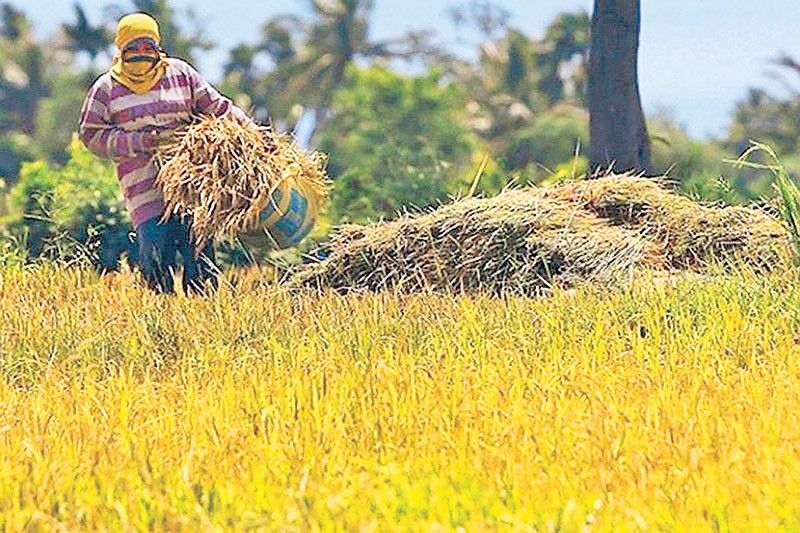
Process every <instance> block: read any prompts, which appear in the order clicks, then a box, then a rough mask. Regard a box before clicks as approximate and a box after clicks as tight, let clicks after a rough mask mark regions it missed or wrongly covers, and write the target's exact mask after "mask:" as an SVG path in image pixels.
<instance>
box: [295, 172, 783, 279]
mask: <svg viewBox="0 0 800 533" xmlns="http://www.w3.org/2000/svg"><path fill="white" fill-rule="evenodd" d="M326 252H327V254H328V257H327V259H325V260H324V261H322V262H321V263H319V264H316V265H310V266H307V267H304V268H303V269H301V270H300V271H299V272H298V273H297V274H296V275H295V277H294V280H293V282H294V283H295V284H297V285H301V286H310V287H316V288H333V289H335V290H339V291H349V290H371V291H379V290H386V289H391V290H398V291H402V292H415V291H424V290H448V291H450V290H453V291H489V292H495V293H497V292H514V293H522V294H537V293H539V292H541V291H542V290H543V289H546V288H548V287H550V286H551V285H553V284H554V283H557V284H560V285H570V284H573V283H575V282H576V281H579V280H590V281H594V280H608V279H613V278H615V277H618V276H619V275H620V274H624V273H629V272H632V271H635V270H643V269H647V270H667V269H674V268H687V269H692V270H702V269H704V268H705V267H707V266H708V264H709V263H711V262H718V261H722V262H725V261H733V260H736V261H739V260H741V261H744V262H745V263H747V264H748V265H751V266H753V267H756V268H759V269H761V268H771V267H774V266H777V265H779V264H785V262H786V260H787V259H788V258H789V256H790V254H791V248H790V246H789V237H788V233H787V231H786V230H785V228H784V227H783V226H782V225H781V224H780V223H779V222H777V221H776V220H774V219H772V218H770V217H769V216H767V215H765V214H763V213H760V212H758V211H754V210H749V209H744V208H726V209H716V208H711V207H704V206H700V205H697V204H695V203H694V202H692V201H691V200H689V199H687V198H684V197H681V196H678V195H676V194H674V193H671V192H669V191H668V190H667V189H665V188H663V187H662V186H661V185H659V184H658V183H657V182H654V181H652V180H648V179H642V178H633V177H629V176H612V177H608V178H604V179H600V180H596V181H591V182H581V183H575V184H569V185H564V186H559V187H555V188H546V189H536V188H527V189H522V190H516V191H508V192H505V193H503V194H501V195H499V196H497V197H495V198H490V199H466V200H461V201H458V202H455V203H453V204H451V205H447V206H444V207H441V208H439V209H437V210H436V211H433V212H431V213H428V214H423V215H416V216H404V217H402V218H400V219H398V220H395V221H392V222H387V223H383V224H376V225H372V226H367V227H361V226H349V227H345V228H343V229H342V230H340V232H338V233H337V234H336V235H334V237H333V238H332V239H331V241H330V243H329V244H328V246H327V250H326Z"/></svg>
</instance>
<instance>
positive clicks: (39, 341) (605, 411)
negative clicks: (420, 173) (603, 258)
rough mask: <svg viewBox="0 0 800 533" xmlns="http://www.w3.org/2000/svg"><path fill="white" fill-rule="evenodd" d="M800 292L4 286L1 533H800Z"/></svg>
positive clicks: (47, 274)
mask: <svg viewBox="0 0 800 533" xmlns="http://www.w3.org/2000/svg"><path fill="white" fill-rule="evenodd" d="M799 281H800V275H796V274H786V273H784V274H782V275H776V276H774V277H770V278H754V277H752V276H748V275H744V274H742V275H737V276H735V277H728V278H718V279H704V278H685V279H683V280H682V281H679V282H676V283H672V282H670V283H664V282H657V281H655V280H643V281H641V282H639V283H637V284H635V285H633V286H630V287H628V288H621V289H620V288H618V289H613V290H611V289H604V288H600V287H585V288H579V289H577V290H574V291H569V292H567V291H563V292H556V293H555V294H553V295H552V296H551V297H547V298H540V299H522V298H509V299H494V298H490V297H465V296H458V297H447V296H441V295H439V296H436V295H419V296H403V297H400V296H395V295H369V296H355V295H351V296H347V297H341V296H335V295H325V296H312V295H308V294H306V295H300V294H290V293H288V292H286V291H284V290H280V289H276V288H273V287H270V286H269V285H268V284H267V283H264V284H262V285H259V284H257V283H254V282H253V278H250V279H249V281H247V282H246V283H245V282H237V283H235V284H233V285H229V286H227V287H226V288H224V289H223V290H222V292H221V294H220V295H219V296H218V297H217V298H214V299H211V300H199V299H185V298H182V297H178V298H175V299H169V298H163V297H157V296H154V295H151V294H149V293H147V292H144V291H143V290H140V289H139V288H137V286H136V285H135V283H134V282H133V278H132V277H131V276H130V275H127V274H123V275H117V276H109V277H104V278H99V277H97V276H95V275H94V274H91V273H88V272H85V271H81V270H62V269H58V268H55V267H39V268H37V269H33V270H27V271H22V270H19V269H6V270H4V271H1V272H0V311H1V312H2V322H0V530H2V529H5V530H11V531H14V530H19V529H30V530H52V529H67V530H75V529H99V528H104V529H109V530H148V529H152V530H187V531H197V530H200V531H203V530H206V531H207V530H222V529H224V530H228V529H234V530H245V529H256V530H282V531H316V530H364V531H386V530H389V529H391V530H395V529H401V530H422V531H449V530H461V528H463V529H464V530H467V531H482V530H523V531H524V530H544V531H547V530H550V531H556V530H558V531H608V530H640V529H649V530H686V531H689V530H691V531H694V530H722V531H728V530H737V531H738V530H753V531H755V530H763V529H765V528H773V529H774V528H782V529H786V530H796V529H798V528H800V409H798V406H800V346H799V345H798V342H800V337H799V336H798V335H799V334H798V331H800V330H799V329H798V328H800V288H799V287H800V285H799V284H798V282H799Z"/></svg>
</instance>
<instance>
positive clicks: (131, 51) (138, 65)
mask: <svg viewBox="0 0 800 533" xmlns="http://www.w3.org/2000/svg"><path fill="white" fill-rule="evenodd" d="M160 60H161V54H160V52H159V50H158V49H157V48H156V45H155V43H152V42H143V43H138V42H137V43H134V44H133V45H132V46H129V47H128V48H126V49H125V51H124V52H122V68H123V70H124V71H125V72H127V73H128V74H129V75H131V76H137V77H138V76H144V75H145V74H147V73H149V72H150V71H151V70H153V69H154V68H155V67H156V65H158V62H159V61H160Z"/></svg>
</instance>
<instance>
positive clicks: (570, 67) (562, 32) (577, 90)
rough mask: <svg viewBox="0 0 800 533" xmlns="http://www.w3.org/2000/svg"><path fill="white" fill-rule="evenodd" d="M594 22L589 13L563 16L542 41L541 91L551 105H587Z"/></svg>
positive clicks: (548, 29)
mask: <svg viewBox="0 0 800 533" xmlns="http://www.w3.org/2000/svg"><path fill="white" fill-rule="evenodd" d="M590 29H591V19H590V17H589V14H588V13H587V12H586V11H579V12H577V13H562V14H560V15H558V16H557V17H556V19H555V20H554V21H553V22H552V23H551V24H550V26H548V28H547V30H546V32H545V36H544V39H542V40H541V41H540V42H539V53H538V65H539V70H540V71H541V80H540V81H539V90H541V92H542V93H543V94H544V95H545V96H546V97H547V98H548V100H549V101H550V103H556V102H559V101H562V100H578V101H580V102H582V103H584V104H585V103H586V98H585V97H586V85H587V82H588V72H587V64H588V61H589V45H590V42H591V41H590V38H589V33H590Z"/></svg>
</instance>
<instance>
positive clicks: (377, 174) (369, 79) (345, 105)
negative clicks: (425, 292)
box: [320, 67, 473, 222]
mask: <svg viewBox="0 0 800 533" xmlns="http://www.w3.org/2000/svg"><path fill="white" fill-rule="evenodd" d="M463 109H464V106H463V103H462V101H461V95H460V93H459V92H458V90H457V89H456V88H455V87H454V86H453V85H452V84H444V83H442V82H441V81H440V79H439V77H438V76H437V75H435V74H431V75H428V76H425V77H408V76H402V75H399V74H396V73H393V72H391V71H389V70H387V69H384V68H380V67H375V68H371V69H368V70H357V69H354V70H352V71H351V72H350V73H349V77H348V81H347V85H346V86H345V87H344V88H343V89H341V90H340V91H339V92H338V93H337V94H336V96H335V99H334V103H333V107H332V112H331V117H330V120H329V121H327V123H326V125H325V127H324V129H323V131H322V132H320V148H321V149H322V151H324V152H327V153H330V154H331V157H330V173H331V176H333V177H334V178H335V182H334V191H333V197H332V199H331V204H330V211H331V212H330V214H331V216H332V218H333V220H334V221H335V222H364V221H366V220H369V219H376V218H381V217H386V216H388V217H391V216H393V215H394V214H395V213H397V212H398V211H400V210H402V209H404V208H411V207H418V208H424V207H428V206H431V205H434V204H436V203H437V202H440V201H443V200H445V199H447V196H448V194H449V193H451V192H455V191H456V189H458V187H459V185H463V183H464V179H465V177H466V176H467V174H468V170H467V169H468V168H469V167H470V166H471V163H472V149H473V139H472V137H471V136H470V134H469V132H468V131H467V129H466V126H465V125H464V120H463V117H462V116H461V113H463ZM467 185H468V184H467Z"/></svg>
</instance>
